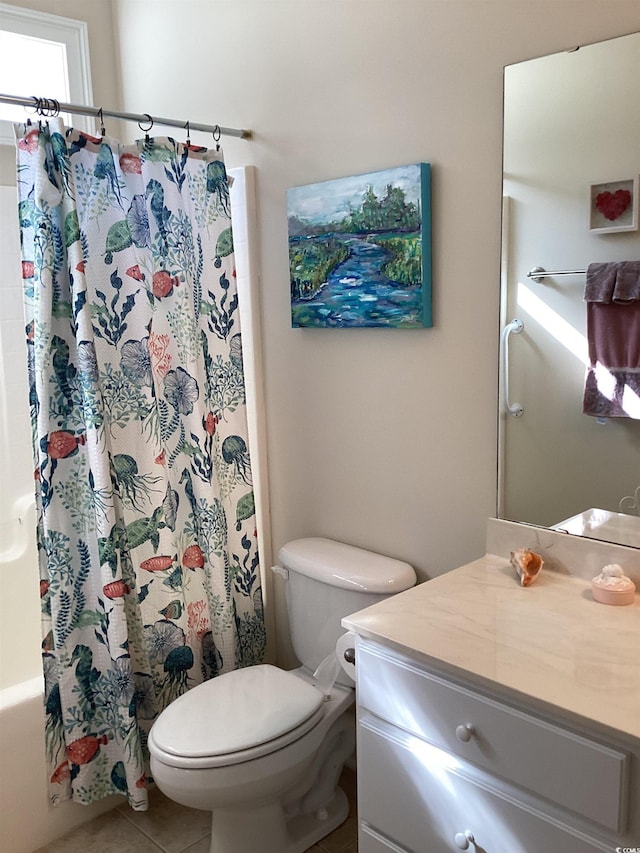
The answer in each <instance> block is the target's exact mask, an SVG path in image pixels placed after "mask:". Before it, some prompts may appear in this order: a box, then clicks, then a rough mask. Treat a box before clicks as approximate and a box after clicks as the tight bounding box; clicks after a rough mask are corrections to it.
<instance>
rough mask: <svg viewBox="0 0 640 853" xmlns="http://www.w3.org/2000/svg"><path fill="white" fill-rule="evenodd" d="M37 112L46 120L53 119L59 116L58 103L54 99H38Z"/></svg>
mask: <svg viewBox="0 0 640 853" xmlns="http://www.w3.org/2000/svg"><path fill="white" fill-rule="evenodd" d="M38 112H39V113H40V115H42V116H45V117H46V118H54V117H55V116H57V115H60V102H59V101H56V99H55V98H40V99H39V103H38Z"/></svg>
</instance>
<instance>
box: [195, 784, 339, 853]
mask: <svg viewBox="0 0 640 853" xmlns="http://www.w3.org/2000/svg"><path fill="white" fill-rule="evenodd" d="M348 814H349V801H348V800H347V796H346V794H345V793H344V791H343V790H341V789H340V788H336V790H335V794H334V796H333V797H332V799H331V800H330V801H329V803H328V805H327V806H326V807H325V808H324V809H320V810H319V811H318V812H316V813H315V814H304V815H296V816H295V817H293V818H291V819H289V820H286V819H285V815H284V812H283V809H282V806H281V805H280V803H271V804H268V805H265V806H263V807H262V808H254V809H252V810H251V811H250V812H249V813H247V812H246V811H244V812H243V811H241V810H237V809H216V810H215V811H214V812H213V814H212V826H211V830H212V831H211V848H210V853H256V851H258V850H259V851H260V853H304V851H305V850H308V849H309V847H312V846H313V845H314V844H315V843H316V841H320V839H321V838H324V837H325V836H326V835H328V834H329V833H330V832H333V830H334V829H336V828H337V827H338V826H340V824H342V823H344V821H345V820H346V819H347V816H348Z"/></svg>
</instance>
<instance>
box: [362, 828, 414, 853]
mask: <svg viewBox="0 0 640 853" xmlns="http://www.w3.org/2000/svg"><path fill="white" fill-rule="evenodd" d="M358 853H409V851H407V850H405V848H404V847H398V845H397V844H394V843H393V842H391V841H389V840H388V839H386V838H383V837H382V836H381V835H378V833H377V832H376V831H375V830H373V829H371V827H370V826H363V825H361V826H360V835H359V837H358Z"/></svg>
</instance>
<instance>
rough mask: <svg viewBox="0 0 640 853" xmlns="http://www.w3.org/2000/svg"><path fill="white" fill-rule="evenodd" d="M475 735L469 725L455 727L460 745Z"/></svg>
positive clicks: (474, 731)
mask: <svg viewBox="0 0 640 853" xmlns="http://www.w3.org/2000/svg"><path fill="white" fill-rule="evenodd" d="M475 733H476V730H475V729H474V728H473V726H470V725H469V723H465V725H464V726H456V737H457V738H458V740H460V741H462V743H469V741H470V740H471V738H472V737H473V736H474V734H475ZM463 849H464V848H463Z"/></svg>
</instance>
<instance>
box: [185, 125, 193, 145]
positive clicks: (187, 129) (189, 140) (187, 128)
mask: <svg viewBox="0 0 640 853" xmlns="http://www.w3.org/2000/svg"><path fill="white" fill-rule="evenodd" d="M184 129H185V130H186V131H187V142H186V146H187V148H190V147H191V127H190V122H189V121H188V120H187V123H186V124H185V126H184Z"/></svg>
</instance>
